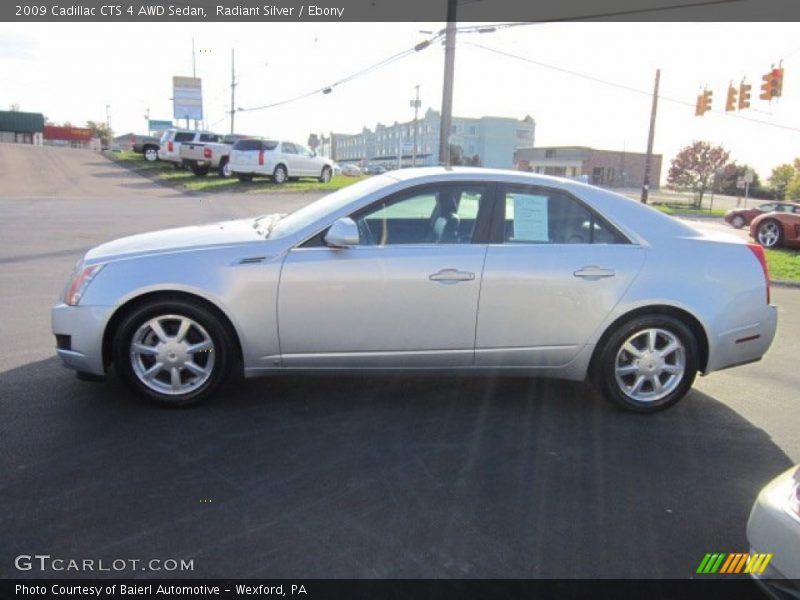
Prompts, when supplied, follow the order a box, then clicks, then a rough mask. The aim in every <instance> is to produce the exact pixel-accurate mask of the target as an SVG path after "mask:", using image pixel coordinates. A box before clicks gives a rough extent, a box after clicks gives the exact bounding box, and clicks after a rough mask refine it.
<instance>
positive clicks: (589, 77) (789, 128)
mask: <svg viewBox="0 0 800 600" xmlns="http://www.w3.org/2000/svg"><path fill="white" fill-rule="evenodd" d="M462 43H464V44H466V45H468V46H474V47H475V48H480V49H481V50H485V51H487V52H492V53H494V54H499V55H501V56H506V57H508V58H514V59H516V60H520V61H523V62H526V63H530V64H533V65H536V66H539V67H544V68H546V69H552V70H554V71H560V72H561V73H567V74H569V75H573V76H575V77H581V78H583V79H587V80H589V81H594V82H595V83H602V84H604V85H608V86H611V87H615V88H619V89H622V90H625V91H628V92H633V93H636V94H641V95H644V96H648V97H649V96H651V95H652V93H651V92H649V91H646V90H641V89H638V88H635V87H631V86H628V85H624V84H621V83H617V82H615V81H609V80H608V79H601V78H600V77H595V76H593V75H587V74H586V73H580V72H578V71H572V70H571V69H565V68H563V67H557V66H555V65H550V64H547V63H543V62H541V61H538V60H533V59H531V58H527V57H525V56H519V55H517V54H512V53H511V52H505V51H504V50H498V49H496V48H490V47H489V46H484V45H482V44H476V43H474V42H462ZM659 98H660V99H661V100H666V101H667V102H672V103H674V104H681V105H683V106H690V107H694V103H692V102H687V101H685V100H679V99H677V98H670V97H669V96H664V95H661V94H659ZM710 112H712V113H714V114H719V115H723V116H726V117H733V118H735V119H743V120H745V121H752V122H753V123H760V124H762V125H769V126H770V127H777V128H778V129H786V130H787V131H800V127H792V126H791V125H781V124H780V123H771V122H770V121H764V120H762V119H754V118H753V117H746V116H744V115H740V114H735V113H729V112H719V111H713V110H712V111H710Z"/></svg>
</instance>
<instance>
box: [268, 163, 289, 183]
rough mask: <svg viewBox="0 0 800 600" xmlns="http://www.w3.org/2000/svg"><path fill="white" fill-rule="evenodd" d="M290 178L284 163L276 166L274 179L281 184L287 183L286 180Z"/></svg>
mask: <svg viewBox="0 0 800 600" xmlns="http://www.w3.org/2000/svg"><path fill="white" fill-rule="evenodd" d="M287 179H289V173H287V171H286V167H284V166H283V165H278V166H277V167H275V170H274V171H273V172H272V181H274V182H275V183H277V184H278V185H281V184H283V183H286V180H287Z"/></svg>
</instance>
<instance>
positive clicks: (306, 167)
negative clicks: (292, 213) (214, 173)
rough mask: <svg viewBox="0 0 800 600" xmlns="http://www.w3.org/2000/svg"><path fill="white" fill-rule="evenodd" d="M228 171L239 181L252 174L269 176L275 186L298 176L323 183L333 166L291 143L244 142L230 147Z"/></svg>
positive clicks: (250, 176)
mask: <svg viewBox="0 0 800 600" xmlns="http://www.w3.org/2000/svg"><path fill="white" fill-rule="evenodd" d="M230 165H231V171H232V172H233V174H234V175H236V177H238V178H239V180H240V181H250V180H251V179H253V177H254V176H256V175H261V176H267V177H272V180H273V181H274V182H275V183H283V182H285V181H286V180H287V179H295V178H298V177H314V178H316V179H318V180H319V181H321V182H323V183H327V182H328V181H330V180H331V177H332V176H333V166H334V163H333V161H332V160H330V159H328V158H323V157H321V156H317V155H316V154H314V153H313V152H312V151H311V150H309V149H308V148H306V147H305V146H301V145H300V144H295V143H292V142H278V141H275V140H259V139H245V140H239V141H238V142H236V144H234V146H233V149H232V150H231V155H230Z"/></svg>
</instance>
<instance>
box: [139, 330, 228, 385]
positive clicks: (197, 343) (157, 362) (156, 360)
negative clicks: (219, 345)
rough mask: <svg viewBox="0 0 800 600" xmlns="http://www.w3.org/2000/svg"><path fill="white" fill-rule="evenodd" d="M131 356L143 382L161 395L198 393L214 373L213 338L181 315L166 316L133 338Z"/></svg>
mask: <svg viewBox="0 0 800 600" xmlns="http://www.w3.org/2000/svg"><path fill="white" fill-rule="evenodd" d="M129 355H130V361H131V366H132V367H133V372H134V373H135V375H136V377H138V378H139V381H141V382H142V383H143V384H144V385H146V386H147V387H148V388H150V389H151V390H153V391H155V392H159V393H161V394H168V395H179V394H185V393H187V392H190V391H192V390H195V389H197V388H199V387H200V386H201V385H203V384H204V383H205V382H206V381H208V378H209V377H211V374H212V372H213V370H214V342H213V341H212V340H211V336H210V335H209V334H208V332H207V331H206V330H205V329H204V328H203V327H202V326H201V325H200V324H199V323H197V322H196V321H194V320H192V319H190V318H188V317H185V316H181V315H162V316H158V317H154V318H152V319H150V320H148V321H146V322H145V323H144V324H142V326H141V327H139V329H137V330H136V333H134V334H133V337H132V338H131V345H130V351H129Z"/></svg>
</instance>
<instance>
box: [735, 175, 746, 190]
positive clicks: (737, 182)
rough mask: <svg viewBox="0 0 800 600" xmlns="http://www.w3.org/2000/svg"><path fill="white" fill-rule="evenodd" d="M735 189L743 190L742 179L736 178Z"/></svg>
mask: <svg viewBox="0 0 800 600" xmlns="http://www.w3.org/2000/svg"><path fill="white" fill-rule="evenodd" d="M736 188H737V189H740V190H743V189H744V177H737V178H736Z"/></svg>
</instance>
